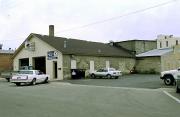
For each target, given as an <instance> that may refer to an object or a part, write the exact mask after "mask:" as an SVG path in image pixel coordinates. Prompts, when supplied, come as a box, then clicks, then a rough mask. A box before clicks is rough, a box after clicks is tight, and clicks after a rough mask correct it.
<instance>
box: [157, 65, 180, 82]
mask: <svg viewBox="0 0 180 117" xmlns="http://www.w3.org/2000/svg"><path fill="white" fill-rule="evenodd" d="M179 76H180V68H178V69H174V70H169V71H163V72H161V76H160V78H161V79H162V80H164V83H165V84H166V85H173V84H174V83H175V80H176V79H178V77H179Z"/></svg>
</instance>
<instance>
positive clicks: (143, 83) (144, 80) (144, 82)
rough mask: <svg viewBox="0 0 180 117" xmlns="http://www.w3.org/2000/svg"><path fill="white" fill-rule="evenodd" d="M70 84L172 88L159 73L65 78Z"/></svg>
mask: <svg viewBox="0 0 180 117" xmlns="http://www.w3.org/2000/svg"><path fill="white" fill-rule="evenodd" d="M63 82H69V83H71V84H81V85H95V86H112V87H132V88H148V89H158V88H172V86H165V85H164V82H163V81H162V80H161V79H160V78H159V75H147V74H144V75H143V74H140V75H139V74H132V75H124V76H121V77H120V78H119V79H106V78H104V79H79V80H66V81H63Z"/></svg>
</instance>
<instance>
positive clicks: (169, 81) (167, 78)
mask: <svg viewBox="0 0 180 117" xmlns="http://www.w3.org/2000/svg"><path fill="white" fill-rule="evenodd" d="M173 82H174V79H173V77H172V76H165V78H164V83H165V85H172V84H173Z"/></svg>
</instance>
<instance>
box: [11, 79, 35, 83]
mask: <svg viewBox="0 0 180 117" xmlns="http://www.w3.org/2000/svg"><path fill="white" fill-rule="evenodd" d="M10 82H11V83H30V82H32V79H25V80H23V79H11V80H10Z"/></svg>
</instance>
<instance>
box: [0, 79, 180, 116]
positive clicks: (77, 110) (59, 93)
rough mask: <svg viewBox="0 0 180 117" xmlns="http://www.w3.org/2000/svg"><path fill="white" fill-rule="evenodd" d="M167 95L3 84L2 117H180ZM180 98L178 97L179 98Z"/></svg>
mask: <svg viewBox="0 0 180 117" xmlns="http://www.w3.org/2000/svg"><path fill="white" fill-rule="evenodd" d="M164 91H167V92H170V93H171V92H172V91H173V89H172V88H135V87H115V86H114V87H112V86H106V85H104V86H100V85H84V84H72V83H70V82H51V83H49V84H39V85H35V86H20V87H17V86H16V85H14V84H11V83H8V82H6V81H4V80H1V81H0V116H1V117H170V116H171V117H179V116H180V111H179V108H180V103H179V102H178V101H177V100H174V99H173V98H171V97H169V96H168V95H167V94H165V92H164ZM178 96H179V95H178Z"/></svg>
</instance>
